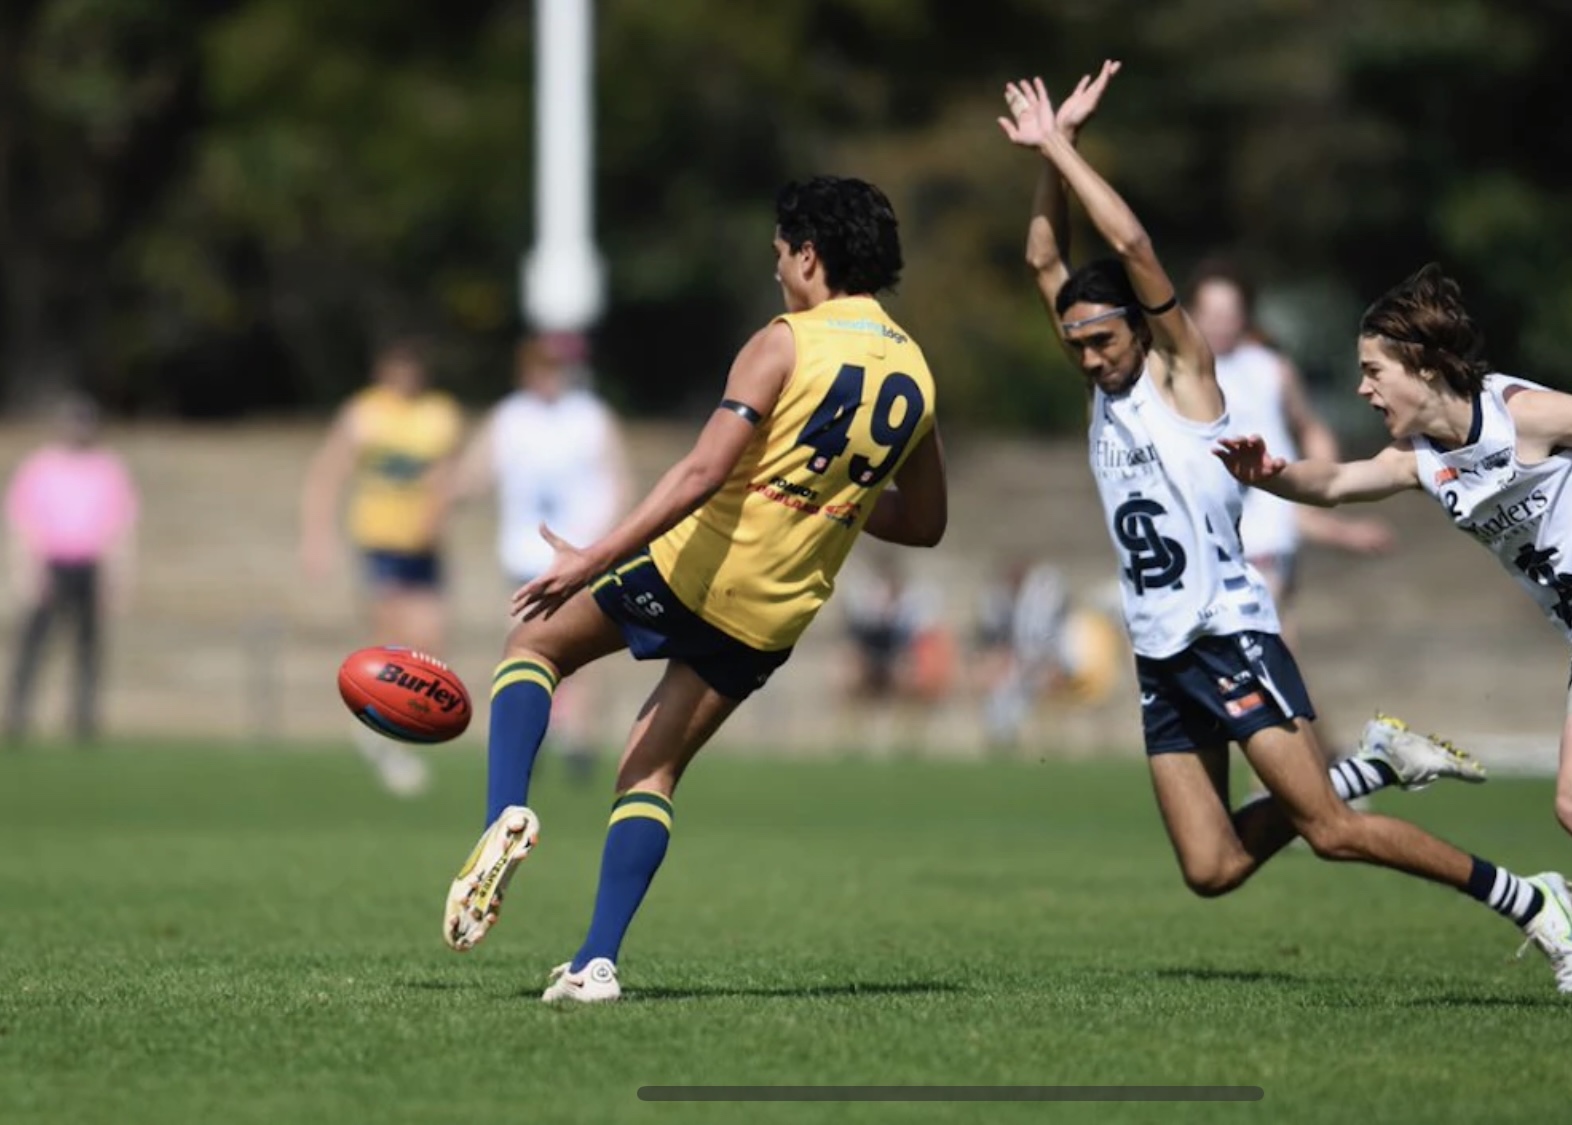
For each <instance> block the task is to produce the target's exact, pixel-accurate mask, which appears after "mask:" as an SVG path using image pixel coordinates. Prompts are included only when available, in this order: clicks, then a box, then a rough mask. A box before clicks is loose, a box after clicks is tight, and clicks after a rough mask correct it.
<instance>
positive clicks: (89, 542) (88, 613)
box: [5, 397, 137, 742]
mask: <svg viewBox="0 0 1572 1125" xmlns="http://www.w3.org/2000/svg"><path fill="white" fill-rule="evenodd" d="M59 427H60V437H59V440H57V441H55V442H52V443H50V444H48V445H45V446H43V447H42V448H40V449H37V450H35V451H34V452H33V453H31V454H29V455H28V456H27V458H26V459H25V460H24V461H23V462H22V463H21V465H19V466H18V467H17V470H16V474H15V475H14V476H13V477H12V478H11V483H10V486H9V487H8V488H7V489H6V495H5V515H6V523H7V525H8V529H9V532H10V535H9V538H10V540H11V555H12V564H13V566H14V567H15V577H16V579H17V582H18V587H19V590H20V592H21V595H22V600H23V603H24V605H25V609H24V612H23V615H22V621H21V632H20V635H19V638H18V642H17V648H16V656H15V663H14V664H13V665H12V669H11V689H10V694H9V696H8V697H7V699H6V712H5V733H6V737H7V738H8V739H10V740H20V739H22V738H24V737H26V735H27V730H28V725H29V718H30V711H31V709H32V700H33V689H34V686H35V684H36V683H37V679H38V670H39V666H40V664H41V662H42V658H43V653H44V644H45V642H46V641H47V640H48V637H49V633H50V630H51V629H52V627H53V626H54V625H55V623H56V622H57V621H63V620H69V621H71V622H72V624H73V625H74V636H75V640H76V684H75V687H76V692H75V695H74V697H73V705H72V710H71V721H72V729H73V732H74V733H75V735H76V737H77V738H78V739H80V740H82V741H84V742H86V741H90V740H91V739H93V738H94V737H95V736H96V735H97V733H98V693H99V680H100V677H99V666H100V651H101V643H102V629H101V625H100V623H101V621H102V618H103V609H104V606H103V602H104V600H105V599H104V594H105V593H108V594H109V595H110V597H111V598H112V599H114V600H116V601H118V600H119V596H120V595H121V593H123V591H124V589H125V586H126V583H127V582H128V580H129V570H130V561H131V546H132V543H133V536H132V532H133V529H134V528H135V525H136V518H137V494H136V488H135V486H134V485H133V484H132V482H131V477H130V474H129V473H127V471H126V467H125V463H124V462H123V461H122V460H121V459H120V456H119V454H117V453H115V452H114V451H113V450H110V449H108V448H106V447H105V446H104V445H102V444H101V443H100V441H99V432H98V410H97V408H96V406H95V405H94V404H93V402H92V401H91V400H89V399H87V398H82V397H73V398H71V399H68V400H67V401H66V402H65V403H64V404H63V405H62V406H61V408H60V412H59Z"/></svg>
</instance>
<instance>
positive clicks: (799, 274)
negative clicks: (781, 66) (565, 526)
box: [443, 177, 948, 1001]
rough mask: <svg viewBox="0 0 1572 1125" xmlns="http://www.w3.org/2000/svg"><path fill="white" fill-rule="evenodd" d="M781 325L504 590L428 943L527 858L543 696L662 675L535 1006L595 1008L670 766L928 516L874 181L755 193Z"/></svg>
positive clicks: (913, 397) (920, 379) (935, 456)
mask: <svg viewBox="0 0 1572 1125" xmlns="http://www.w3.org/2000/svg"><path fill="white" fill-rule="evenodd" d="M776 223H777V226H776V230H775V238H774V255H775V277H776V280H777V281H778V282H779V284H780V287H781V293H782V296H783V297H784V299H785V304H786V313H785V314H784V315H782V316H778V317H776V318H775V319H774V320H772V321H770V323H769V324H767V325H766V326H765V327H764V328H762V329H760V330H759V331H758V332H757V333H755V334H754V336H753V338H752V339H750V340H749V341H748V342H747V344H745V345H744V346H743V348H742V350H741V351H740V352H739V353H738V354H737V357H736V360H735V361H734V362H733V364H732V368H731V373H730V375H729V376H728V377H727V380H726V388H725V391H724V392H723V394H722V398H721V401H720V404H719V405H718V406H717V407H716V409H715V412H714V413H713V414H712V415H711V416H710V418H709V421H708V422H707V423H706V425H705V427H704V429H703V431H702V432H701V433H700V434H699V437H698V441H697V443H696V444H695V445H694V447H693V449H692V451H691V452H690V453H689V454H688V455H687V456H686V457H684V458H682V460H680V461H678V462H677V464H676V465H674V466H673V467H672V468H671V469H670V470H668V471H667V473H666V474H665V476H663V477H662V478H661V479H660V481H659V483H657V484H656V485H655V487H654V489H653V490H652V491H651V492H650V494H649V495H648V496H647V497H645V498H644V500H643V501H642V502H641V503H640V504H638V505H637V507H635V508H634V509H633V511H632V512H631V513H630V514H629V515H628V516H627V517H626V518H625V519H624V520H623V521H622V522H621V523H620V524H618V526H617V527H615V528H614V529H613V530H612V531H611V532H609V533H608V534H607V535H606V536H605V537H604V538H602V539H600V540H599V541H598V542H595V543H589V544H570V543H566V542H563V541H562V540H561V539H560V538H558V537H557V536H556V535H554V534H553V533H552V532H551V531H550V529H548V528H545V527H542V528H541V534H542V535H544V536H545V537H546V539H547V540H548V541H549V542H550V543H551V544H552V546H553V547H554V548H555V551H556V554H555V561H554V562H553V563H552V566H551V568H550V569H549V570H548V571H547V572H546V573H545V574H543V575H541V576H540V577H539V578H537V579H536V580H534V581H532V582H529V583H527V584H526V585H524V586H522V587H520V588H519V590H518V591H517V593H515V594H514V596H513V609H514V612H516V613H518V614H520V615H521V620H520V622H519V624H518V625H516V626H515V627H514V628H513V630H512V632H511V634H510V635H509V637H508V641H507V646H506V651H505V653H504V657H503V660H502V663H501V664H500V665H499V666H498V668H497V671H496V675H495V677H494V679H493V681H492V697H491V730H490V737H489V742H488V753H489V759H490V776H489V784H488V793H487V796H488V806H487V811H486V820H487V823H488V825H489V827H488V828H487V829H486V832H485V834H484V835H482V836H481V838H480V842H479V843H478V844H477V845H476V846H475V849H474V851H473V852H472V853H471V855H470V857H469V859H468V861H467V862H466V863H465V864H464V866H463V868H462V869H461V870H460V871H459V874H458V877H457V878H456V879H454V881H453V885H452V887H451V889H450V891H449V894H448V902H447V910H446V914H445V917H444V920H443V937H444V938H445V939H446V941H447V942H448V944H449V945H450V946H452V947H453V948H454V949H457V950H461V951H462V950H467V949H471V948H473V947H474V946H475V944H476V943H477V942H479V941H480V940H481V938H483V937H484V936H485V934H486V932H487V930H488V929H489V928H490V927H491V925H492V923H493V922H494V921H495V920H496V916H497V911H498V908H499V907H500V906H501V903H502V893H503V890H504V889H505V887H506V886H507V882H508V880H509V878H511V876H512V874H513V871H514V869H515V868H516V867H517V865H518V863H519V862H520V861H521V860H522V859H524V857H525V856H526V855H528V853H529V851H530V850H531V848H533V847H534V844H535V840H536V837H537V834H538V832H539V821H538V819H537V817H536V816H535V814H534V812H532V811H531V810H530V809H529V808H528V807H527V799H528V789H529V778H530V770H531V767H532V766H533V764H534V759H535V754H536V752H537V750H538V749H539V747H540V743H541V740H542V738H543V736H544V734H545V730H546V723H547V719H548V717H549V715H550V711H551V697H552V692H553V690H554V689H555V688H556V685H557V683H558V681H559V680H560V679H561V678H562V677H564V676H567V675H571V674H572V673H573V672H574V671H575V670H576V669H578V668H581V667H583V666H584V665H586V664H588V663H589V662H591V661H593V660H598V659H600V658H601V657H603V656H605V655H607V654H608V653H612V652H617V651H620V650H622V649H629V650H631V652H632V653H633V655H634V656H635V657H636V658H637V659H640V660H647V659H663V660H666V661H667V665H666V670H665V673H664V675H663V676H662V677H661V680H660V683H659V684H658V685H657V686H656V688H655V691H654V693H653V694H652V695H651V696H650V698H649V701H648V702H647V703H646V704H645V706H644V708H643V709H642V710H641V711H640V713H639V716H638V718H637V720H636V721H635V722H634V724H633V730H632V733H631V734H630V736H629V738H628V742H627V747H626V749H625V750H624V752H623V756H622V761H621V764H620V766H619V768H618V774H617V781H616V793H617V796H616V800H615V802H614V804H613V806H612V813H611V823H610V827H609V828H608V830H607V834H606V844H605V851H604V854H603V857H602V861H601V875H600V886H599V890H598V892H597V894H596V900H595V913H594V917H593V919H592V921H591V923H590V928H589V933H588V936H587V937H586V938H585V941H584V944H583V946H582V947H580V949H579V951H578V953H577V954H575V955H574V957H573V959H572V960H571V961H568V962H565V963H564V964H562V965H560V966H558V967H557V968H556V969H555V970H553V972H552V974H551V980H550V985H549V987H548V988H547V989H546V992H545V994H544V996H543V999H545V1000H547V1001H557V1000H576V1001H598V1000H615V999H617V998H618V997H619V996H620V995H621V986H620V985H619V983H618V980H617V968H616V960H617V955H618V951H619V949H620V947H621V944H622V939H623V935H624V934H625V933H626V932H627V929H628V925H629V924H630V923H631V922H632V920H633V915H634V913H635V912H636V911H637V910H638V907H639V904H640V903H641V902H642V901H643V898H644V894H645V892H646V891H647V890H648V888H649V885H650V881H651V880H652V879H653V878H654V876H655V872H656V870H657V869H658V868H659V866H660V863H661V860H662V859H663V858H664V857H665V854H666V843H667V840H668V838H669V836H670V832H671V823H672V794H673V792H674V790H675V789H676V787H677V782H678V780H679V778H681V776H682V773H683V770H684V769H685V768H686V767H687V765H688V763H689V762H690V761H691V760H692V759H693V756H694V755H695V754H696V753H698V751H699V749H700V748H701V747H702V746H703V745H704V743H705V742H706V741H707V740H708V739H709V738H710V736H711V735H713V734H714V733H715V731H716V730H717V729H719V727H720V725H721V724H722V723H723V722H724V721H725V720H726V718H727V716H728V715H730V714H731V713H732V711H733V710H734V709H735V708H736V707H737V705H738V704H739V703H741V702H742V700H744V699H745V698H747V697H748V695H750V694H751V693H752V692H753V691H755V690H757V689H758V688H759V687H761V686H762V685H763V684H764V682H765V681H766V680H767V679H769V676H770V674H771V673H772V672H773V671H774V670H775V669H777V668H779V667H780V666H781V665H782V664H784V663H785V662H786V660H787V658H788V657H789V656H790V655H791V650H792V645H793V644H795V643H796V641H797V638H798V637H799V636H800V635H801V634H802V632H803V630H804V629H806V628H807V627H808V624H809V623H810V622H811V621H812V620H813V618H814V615H815V614H817V613H818V611H819V609H820V608H821V607H822V606H823V605H824V602H825V600H826V599H827V598H828V597H829V596H830V592H831V590H832V589H833V588H834V584H835V574H836V572H837V571H838V570H839V569H840V566H841V563H842V562H843V561H845V558H846V553H847V552H848V551H849V550H850V549H851V546H852V543H853V542H854V541H855V540H856V538H857V535H858V533H859V532H861V531H867V532H868V534H870V535H873V536H875V537H877V538H879V539H884V540H887V541H889V542H892V543H900V544H906V545H909V546H917V547H931V546H933V545H934V544H936V543H938V542H939V539H940V537H941V536H942V535H943V534H944V529H945V524H946V522H947V519H948V512H947V503H948V501H947V490H946V484H945V475H944V459H943V455H942V452H941V448H940V443H939V433H938V430H937V428H936V426H935V423H934V385H933V378H932V376H931V375H930V374H929V372H928V365H927V363H926V362H924V360H923V355H922V352H921V350H920V349H919V348H918V347H917V345H916V344H915V343H914V342H913V341H912V339H911V337H910V336H909V335H908V334H907V333H906V331H905V330H903V329H902V328H900V327H899V326H898V325H896V324H895V323H894V322H893V321H892V320H891V319H890V318H889V316H888V315H887V314H886V313H885V311H884V309H883V307H882V306H881V305H880V304H879V302H878V300H877V299H876V298H875V294H877V293H879V292H881V291H883V290H885V289H889V288H891V287H892V286H893V285H894V284H895V282H896V280H897V279H898V277H899V275H900V270H901V247H900V238H899V235H898V232H897V228H896V220H895V212H894V210H893V209H892V208H891V206H890V203H889V200H888V199H886V198H885V196H884V194H883V193H882V192H881V191H879V189H878V188H876V187H873V186H872V185H870V184H867V183H864V182H862V181H861V180H854V179H837V178H830V177H821V178H818V179H813V180H810V181H808V182H806V183H792V184H788V185H787V186H786V187H785V188H783V189H782V190H781V192H780V194H779V196H778V197H777V199H776Z"/></svg>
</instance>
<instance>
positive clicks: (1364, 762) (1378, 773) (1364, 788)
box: [1330, 758, 1397, 801]
mask: <svg viewBox="0 0 1572 1125" xmlns="http://www.w3.org/2000/svg"><path fill="white" fill-rule="evenodd" d="M1330 773H1331V775H1332V788H1333V789H1336V790H1337V795H1338V797H1340V798H1341V799H1342V800H1344V801H1352V800H1355V799H1357V798H1359V797H1368V796H1369V795H1370V794H1372V793H1374V792H1375V791H1376V790H1378V789H1385V788H1386V787H1387V786H1388V785H1395V784H1396V783H1397V772H1396V771H1395V770H1393V769H1392V767H1391V766H1390V765H1388V764H1387V763H1386V762H1383V761H1382V760H1381V759H1380V758H1344V759H1343V760H1342V761H1341V762H1338V763H1337V764H1336V765H1335V766H1333V767H1332V768H1331V770H1330Z"/></svg>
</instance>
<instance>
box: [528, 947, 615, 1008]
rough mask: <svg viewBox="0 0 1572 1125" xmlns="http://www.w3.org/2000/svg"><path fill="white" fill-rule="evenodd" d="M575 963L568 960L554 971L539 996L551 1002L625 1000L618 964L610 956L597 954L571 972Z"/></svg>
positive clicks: (585, 1002)
mask: <svg viewBox="0 0 1572 1125" xmlns="http://www.w3.org/2000/svg"><path fill="white" fill-rule="evenodd" d="M570 965H572V962H571V961H569V962H565V963H563V964H561V965H558V966H557V967H556V968H555V969H553V970H551V977H550V978H549V981H550V983H548V984H547V985H546V991H545V992H542V993H541V994H540V998H541V999H542V1000H544V1001H545V1002H546V1003H548V1004H559V1003H561V1002H563V1001H565V1000H572V1001H576V1002H577V1003H580V1004H600V1003H604V1002H605V1001H608V1000H620V999H622V985H620V984H618V983H617V966H615V965H613V964H612V963H611V960H610V958H607V957H597V958H595V959H594V960H593V961H591V962H590V963H589V964H587V965H585V966H584V967H583V968H582V969H580V970H579V971H578V972H576V973H575V972H571V971H570V970H569V966H570Z"/></svg>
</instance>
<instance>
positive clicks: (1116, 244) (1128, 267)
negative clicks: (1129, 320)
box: [1028, 84, 1223, 421]
mask: <svg viewBox="0 0 1572 1125" xmlns="http://www.w3.org/2000/svg"><path fill="white" fill-rule="evenodd" d="M1040 91H1041V86H1040V84H1038V86H1037V89H1035V90H1034V91H1032V93H1031V95H1029V97H1028V100H1037V99H1038V98H1039V97H1040ZM1035 109H1036V113H1037V115H1038V117H1039V118H1041V117H1043V116H1045V115H1046V116H1050V117H1051V116H1052V114H1053V108H1052V106H1051V105H1048V104H1047V103H1046V101H1042V102H1041V104H1039V105H1037V106H1036V107H1035ZM1039 151H1041V152H1042V154H1043V155H1044V156H1045V157H1047V158H1048V160H1049V161H1051V162H1052V163H1053V165H1054V167H1056V168H1058V170H1059V173H1060V175H1062V176H1063V177H1064V181H1065V183H1066V184H1067V185H1068V187H1069V189H1070V190H1071V191H1073V192H1074V193H1075V194H1076V195H1077V196H1079V197H1080V200H1081V204H1082V206H1083V207H1085V208H1086V214H1087V216H1088V217H1089V218H1090V219H1091V220H1092V224H1093V225H1094V226H1095V227H1096V228H1097V231H1098V233H1099V234H1101V235H1102V236H1103V238H1104V240H1106V241H1107V243H1108V244H1109V246H1111V247H1112V248H1113V250H1114V253H1116V254H1117V255H1118V256H1119V259H1120V261H1121V262H1122V263H1123V264H1124V268H1125V272H1126V273H1127V274H1128V275H1129V278H1130V285H1131V287H1132V288H1133V289H1134V290H1135V295H1136V299H1137V300H1138V301H1139V302H1140V304H1141V309H1142V311H1143V312H1144V313H1145V314H1146V323H1147V324H1148V325H1149V326H1150V327H1151V330H1152V343H1153V346H1154V348H1155V350H1156V351H1157V352H1158V353H1159V354H1160V355H1161V356H1162V357H1163V368H1164V370H1163V373H1162V374H1163V377H1164V379H1165V381H1166V383H1167V388H1168V390H1169V392H1170V393H1171V394H1172V397H1173V402H1174V406H1175V407H1176V408H1177V409H1178V410H1179V412H1180V413H1181V414H1183V415H1184V416H1185V417H1187V418H1191V419H1194V420H1196V421H1211V420H1212V419H1214V418H1216V417H1217V416H1218V415H1219V414H1221V413H1222V410H1223V397H1222V392H1221V391H1219V390H1218V388H1217V379H1216V375H1215V373H1214V371H1213V361H1212V352H1211V349H1210V348H1208V347H1207V346H1206V340H1205V339H1204V338H1203V337H1202V336H1201V331H1200V329H1198V328H1197V327H1196V326H1195V322H1194V321H1192V320H1191V319H1190V314H1189V313H1188V312H1186V311H1185V309H1184V307H1183V306H1182V305H1181V304H1180V303H1179V299H1178V294H1177V293H1176V292H1175V290H1174V285H1173V282H1172V281H1171V280H1169V277H1168V272H1167V271H1166V270H1165V269H1164V268H1163V264H1162V262H1160V261H1159V260H1158V258H1157V253H1156V251H1155V250H1154V249H1153V248H1152V240H1151V238H1150V236H1148V235H1147V233H1146V228H1145V227H1143V226H1142V225H1141V221H1140V219H1138V218H1136V215H1135V212H1134V211H1132V210H1130V207H1129V205H1128V204H1127V203H1125V201H1124V200H1123V198H1121V197H1120V195H1119V193H1118V192H1116V191H1115V190H1114V189H1113V187H1112V186H1111V185H1110V184H1109V183H1108V181H1107V180H1105V179H1103V177H1102V176H1101V175H1100V174H1099V173H1098V172H1097V170H1096V169H1095V168H1093V167H1092V166H1091V165H1090V164H1088V163H1087V162H1086V159H1085V158H1084V157H1083V156H1081V154H1080V153H1079V152H1078V151H1076V148H1075V146H1074V145H1073V144H1071V143H1070V142H1069V140H1068V139H1067V138H1066V137H1065V136H1064V134H1063V132H1062V131H1060V130H1058V129H1053V130H1049V131H1048V133H1047V135H1046V137H1045V138H1044V140H1043V143H1042V145H1041V146H1040V148H1039Z"/></svg>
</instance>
